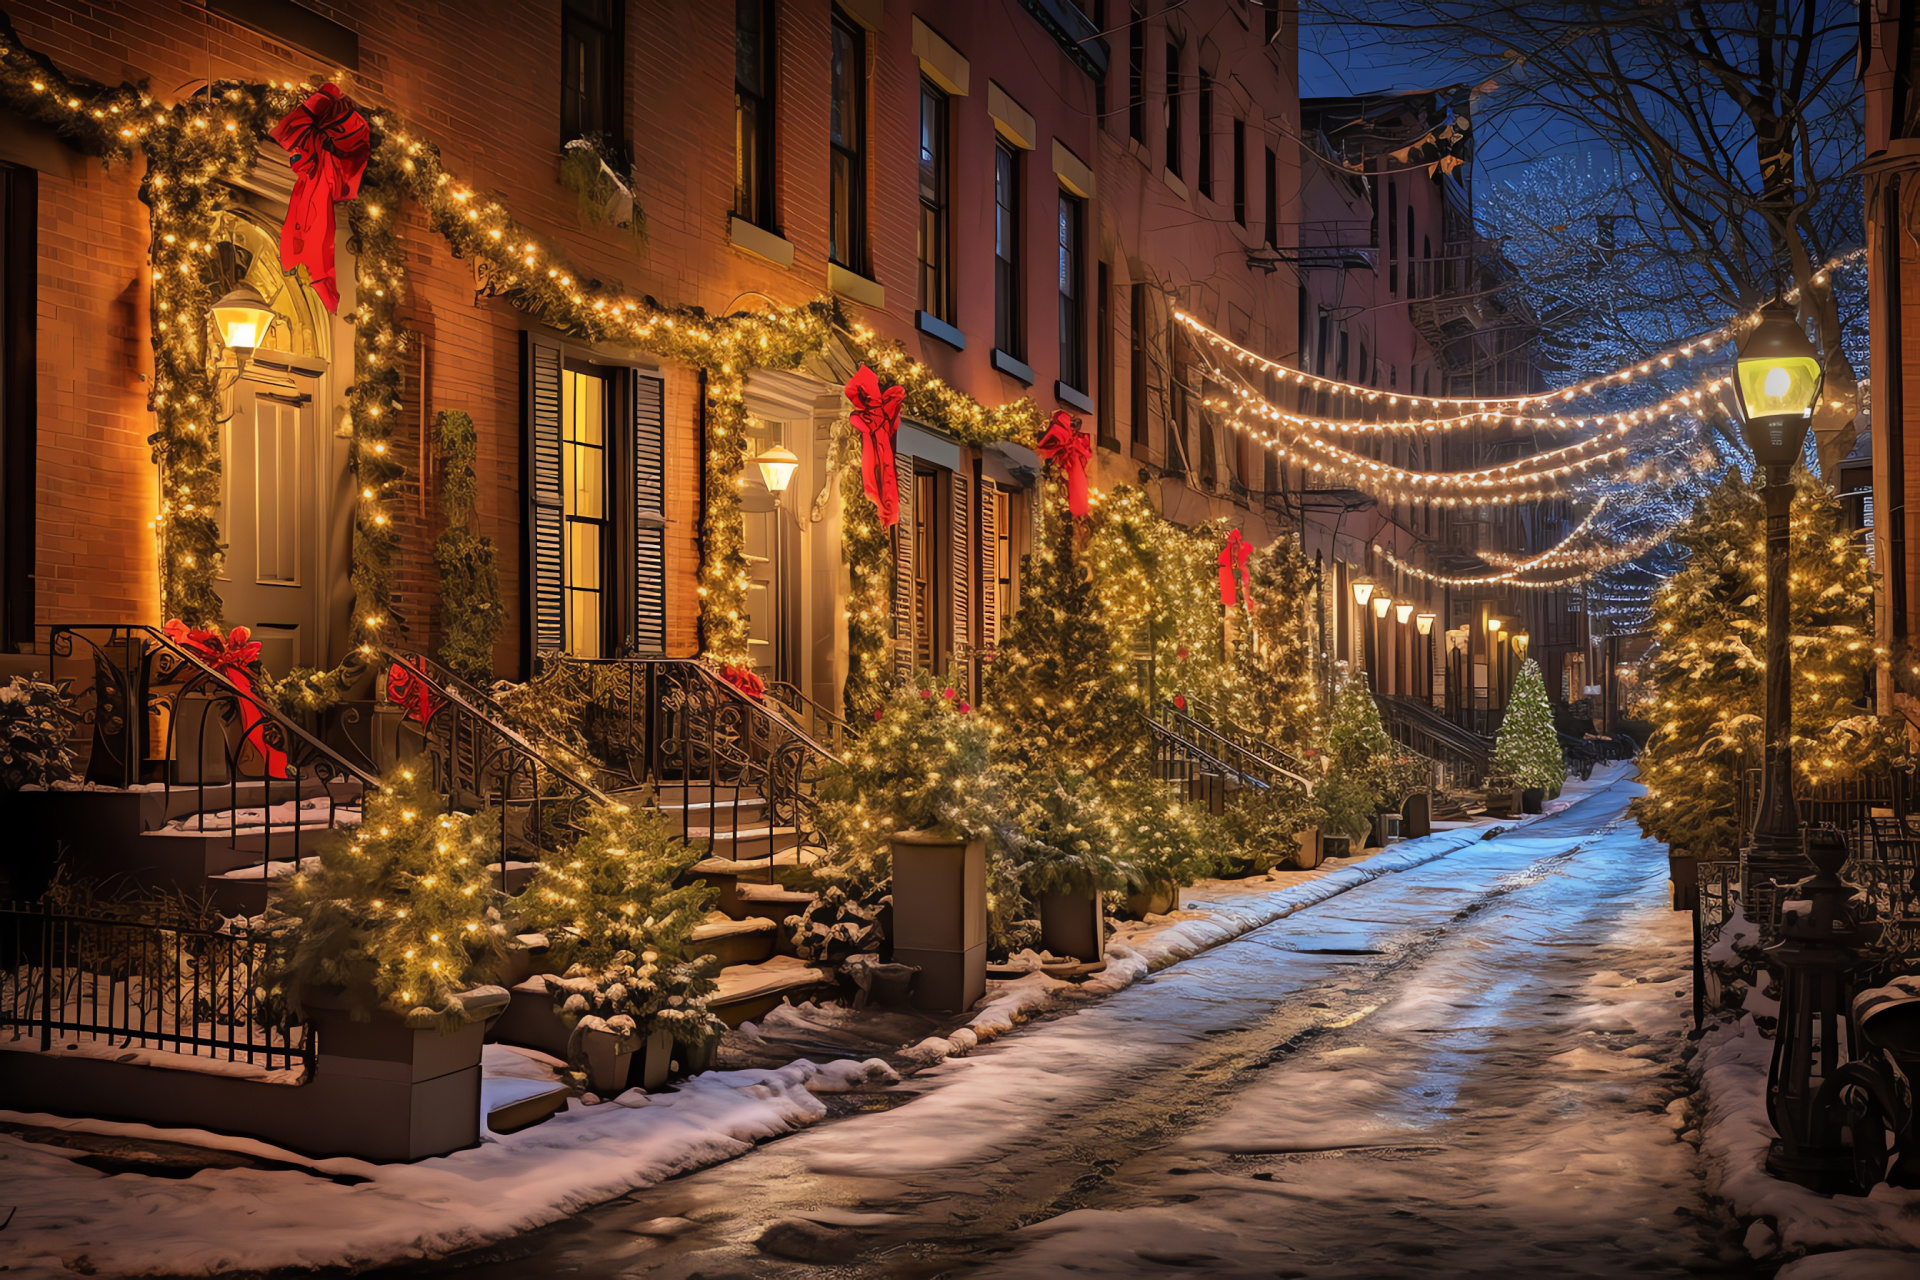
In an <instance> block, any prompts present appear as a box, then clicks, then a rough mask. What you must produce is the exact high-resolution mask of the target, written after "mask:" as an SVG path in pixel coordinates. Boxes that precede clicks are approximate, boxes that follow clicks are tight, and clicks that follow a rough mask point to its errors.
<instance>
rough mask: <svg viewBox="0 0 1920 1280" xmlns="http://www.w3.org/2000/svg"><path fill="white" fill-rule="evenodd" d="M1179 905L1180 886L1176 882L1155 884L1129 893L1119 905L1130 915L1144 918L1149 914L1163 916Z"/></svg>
mask: <svg viewBox="0 0 1920 1280" xmlns="http://www.w3.org/2000/svg"><path fill="white" fill-rule="evenodd" d="M1179 905H1180V886H1179V885H1177V884H1162V885H1155V886H1154V887H1153V888H1151V889H1143V890H1141V891H1140V892H1139V893H1130V894H1128V895H1127V897H1126V901H1125V902H1123V903H1122V904H1121V906H1122V907H1123V908H1124V909H1125V910H1126V913H1127V914H1128V915H1130V916H1137V917H1139V918H1140V919H1142V920H1144V919H1146V917H1148V916H1149V915H1155V916H1163V915H1165V914H1167V912H1169V911H1172V910H1173V909H1174V908H1175V907H1178V906H1179Z"/></svg>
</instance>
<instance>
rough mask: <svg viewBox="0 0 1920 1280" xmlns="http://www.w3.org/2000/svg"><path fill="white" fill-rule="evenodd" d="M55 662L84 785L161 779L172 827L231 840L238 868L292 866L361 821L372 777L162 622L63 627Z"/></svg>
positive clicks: (51, 649) (53, 641)
mask: <svg viewBox="0 0 1920 1280" xmlns="http://www.w3.org/2000/svg"><path fill="white" fill-rule="evenodd" d="M48 658H49V670H50V672H51V674H52V676H53V678H54V679H55V680H56V681H57V682H60V683H64V684H65V686H66V688H67V690H68V693H69V696H71V697H72V698H73V699H74V701H75V705H76V708H77V710H78V715H77V717H76V724H75V728H74V745H75V747H76V749H78V750H79V751H80V753H81V754H82V755H83V756H84V758H85V762H86V763H85V766H84V771H83V776H84V778H85V780H86V781H87V782H90V783H95V784H99V785H102V786H109V787H133V786H138V785H144V786H148V787H155V786H157V787H158V789H159V790H160V791H162V792H163V793H164V794H165V797H166V801H165V812H166V813H167V814H168V815H169V818H170V820H171V829H173V830H176V831H181V832H189V833H192V834H194V835H198V836H206V837H211V838H213V839H215V840H216V841H219V842H222V843H224V844H225V845H226V847H227V848H228V849H229V850H230V851H231V856H230V857H229V858H227V859H226V861H228V862H230V863H232V864H234V865H235V866H237V867H245V865H246V863H247V862H248V860H249V859H251V858H252V857H254V856H258V857H259V859H260V866H259V871H260V875H261V877H262V878H263V879H265V878H268V877H270V876H271V875H273V874H274V873H275V872H276V871H285V870H290V869H291V868H293V867H297V866H298V865H299V862H300V859H301V858H302V857H303V856H304V855H305V854H306V853H308V852H310V851H311V849H312V847H313V842H314V841H315V839H317V838H318V837H319V836H321V835H323V834H324V833H325V832H327V831H329V830H332V829H334V828H335V827H338V826H341V825H345V824H347V823H351V822H357V821H358V817H359V807H360V803H361V796H362V793H363V792H364V790H365V789H366V787H368V786H370V785H372V784H373V782H374V777H373V775H372V773H371V772H369V771H367V770H365V769H362V768H361V767H360V766H358V765H356V764H353V763H352V762H350V761H348V760H347V759H345V758H344V757H342V756H341V755H339V754H338V753H336V752H335V751H334V750H333V749H332V748H331V747H328V746H327V745H326V744H324V743H322V742H321V741H320V740H319V739H317V738H315V737H313V736H312V735H311V734H309V733H308V732H307V731H306V730H305V729H303V728H301V727H300V726H299V725H298V724H296V723H295V722H294V721H293V720H292V719H290V718H289V717H287V716H286V715H284V714H282V713H281V712H280V711H279V710H278V709H277V708H276V707H275V706H274V705H273V704H272V703H271V702H270V701H269V700H267V699H266V698H265V697H264V696H263V695H260V694H258V693H255V692H253V691H252V690H251V689H250V688H244V687H242V685H241V683H239V682H237V681H236V680H235V679H233V678H231V677H230V676H229V675H228V674H227V673H225V672H223V671H221V670H219V669H217V668H216V667H214V666H213V665H212V664H211V663H210V662H209V661H208V660H207V658H206V657H205V655H203V654H202V653H200V652H198V651H197V650H195V649H193V648H191V647H189V646H186V645H183V644H181V643H179V642H177V641H175V640H173V639H172V638H170V637H169V636H167V635H166V633H165V632H163V631H161V630H160V629H159V628H157V627H147V626H128V625H113V626H108V625H102V626H86V625H72V626H58V627H55V628H53V631H52V633H51V635H50V637H49V642H48Z"/></svg>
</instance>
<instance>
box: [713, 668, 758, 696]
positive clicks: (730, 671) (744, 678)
mask: <svg viewBox="0 0 1920 1280" xmlns="http://www.w3.org/2000/svg"><path fill="white" fill-rule="evenodd" d="M720 678H721V679H722V680H725V681H726V682H727V683H728V684H730V685H732V686H733V687H734V688H736V689H738V690H739V691H740V692H742V693H744V694H746V695H747V696H748V697H749V698H756V699H759V700H760V701H763V702H764V701H765V700H766V697H767V682H766V681H765V680H762V679H761V678H760V677H759V675H758V674H756V673H755V672H754V670H753V669H752V668H751V667H736V666H734V665H733V664H732V663H728V664H727V665H726V666H724V667H721V668H720Z"/></svg>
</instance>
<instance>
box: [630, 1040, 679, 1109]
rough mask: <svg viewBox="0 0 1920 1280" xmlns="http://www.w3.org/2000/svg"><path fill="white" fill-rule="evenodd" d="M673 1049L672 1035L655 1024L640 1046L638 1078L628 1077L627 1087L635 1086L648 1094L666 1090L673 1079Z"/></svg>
mask: <svg viewBox="0 0 1920 1280" xmlns="http://www.w3.org/2000/svg"><path fill="white" fill-rule="evenodd" d="M673 1049H674V1045H673V1033H672V1032H670V1031H668V1030H667V1029H666V1028H665V1027H663V1026H660V1025H659V1024H658V1023H655V1024H654V1025H653V1026H652V1027H651V1028H649V1029H648V1031H647V1038H646V1040H645V1041H644V1042H643V1043H642V1045H641V1046H640V1050H641V1051H640V1055H639V1056H640V1078H639V1079H638V1080H635V1079H633V1078H632V1077H631V1076H629V1077H628V1078H627V1083H628V1085H629V1086H631V1085H636V1084H637V1085H639V1086H640V1087H641V1088H642V1089H645V1090H646V1091H647V1092H648V1093H652V1092H654V1091H655V1090H656V1089H664V1088H666V1087H667V1081H668V1080H670V1079H671V1078H672V1077H673Z"/></svg>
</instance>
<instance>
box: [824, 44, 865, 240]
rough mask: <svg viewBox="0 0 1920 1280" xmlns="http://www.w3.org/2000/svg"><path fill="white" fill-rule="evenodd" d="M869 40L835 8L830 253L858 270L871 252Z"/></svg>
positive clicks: (830, 116)
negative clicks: (869, 204)
mask: <svg viewBox="0 0 1920 1280" xmlns="http://www.w3.org/2000/svg"><path fill="white" fill-rule="evenodd" d="M866 54H867V39H866V36H865V35H864V34H863V33H862V32H861V31H860V30H859V29H858V28H856V27H854V26H853V25H852V24H851V23H849V22H848V21H847V20H846V19H845V18H843V17H841V16H840V14H839V13H838V12H837V11H836V12H835V13H834V15H833V97H832V102H831V104H830V107H829V122H828V130H829V133H830V134H831V139H832V174H831V178H830V184H829V185H830V187H831V191H830V193H829V199H830V212H829V219H828V228H827V256H828V257H829V258H830V259H832V260H833V261H834V262H837V263H839V264H840V265H841V266H843V267H848V268H850V269H852V270H855V271H864V270H865V269H866V257H867V191H866V187H867V119H866V115H867V111H866V108H867V103H866V96H867V95H866V87H867V68H866V61H867V58H866Z"/></svg>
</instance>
